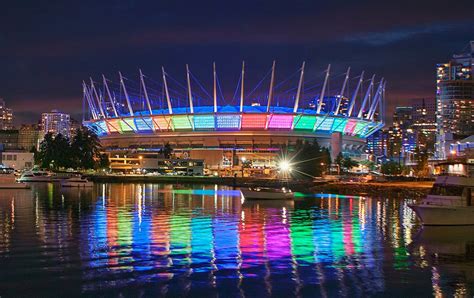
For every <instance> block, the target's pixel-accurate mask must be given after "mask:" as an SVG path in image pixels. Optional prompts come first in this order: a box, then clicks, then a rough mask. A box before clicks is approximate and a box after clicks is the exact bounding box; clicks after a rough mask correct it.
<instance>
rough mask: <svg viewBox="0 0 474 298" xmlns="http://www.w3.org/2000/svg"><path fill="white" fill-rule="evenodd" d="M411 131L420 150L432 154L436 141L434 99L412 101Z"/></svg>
mask: <svg viewBox="0 0 474 298" xmlns="http://www.w3.org/2000/svg"><path fill="white" fill-rule="evenodd" d="M412 129H413V131H414V133H415V136H416V144H417V146H419V147H420V149H427V150H428V152H430V153H433V152H434V144H435V141H436V103H435V101H434V99H431V100H430V99H428V100H425V99H424V98H423V99H421V100H413V124H412Z"/></svg>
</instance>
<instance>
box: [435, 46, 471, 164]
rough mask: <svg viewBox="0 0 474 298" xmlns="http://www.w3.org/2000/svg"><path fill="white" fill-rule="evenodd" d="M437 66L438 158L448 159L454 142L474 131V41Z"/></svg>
mask: <svg viewBox="0 0 474 298" xmlns="http://www.w3.org/2000/svg"><path fill="white" fill-rule="evenodd" d="M436 67H437V68H436V109H437V115H436V122H437V135H436V138H437V140H436V157H437V158H439V159H445V158H446V157H447V154H448V152H449V145H450V143H451V142H453V141H456V140H460V139H463V138H465V137H467V136H469V135H472V134H474V109H473V106H474V41H471V42H470V43H469V46H468V47H467V48H466V51H464V53H461V54H457V55H454V56H453V58H452V59H451V60H450V61H449V62H447V63H442V64H438V65H437V66H436Z"/></svg>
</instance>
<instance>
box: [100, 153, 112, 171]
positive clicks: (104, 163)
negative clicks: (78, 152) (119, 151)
mask: <svg viewBox="0 0 474 298" xmlns="http://www.w3.org/2000/svg"><path fill="white" fill-rule="evenodd" d="M109 167H110V161H109V157H108V156H107V154H101V155H100V159H99V168H100V169H108V168H109Z"/></svg>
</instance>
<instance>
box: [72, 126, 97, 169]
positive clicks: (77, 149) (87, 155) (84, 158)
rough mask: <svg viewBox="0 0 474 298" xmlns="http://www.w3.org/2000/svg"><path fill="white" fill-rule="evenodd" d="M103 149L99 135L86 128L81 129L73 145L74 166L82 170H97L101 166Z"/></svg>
mask: <svg viewBox="0 0 474 298" xmlns="http://www.w3.org/2000/svg"><path fill="white" fill-rule="evenodd" d="M101 148H102V146H101V145H100V140H99V138H98V137H97V135H96V134H95V133H94V132H92V131H91V130H89V129H87V128H86V127H81V128H80V129H78V130H77V132H76V135H75V136H74V138H73V140H72V143H71V151H72V152H73V164H74V166H75V167H76V168H82V169H95V168H97V167H98V166H99V164H100V159H101V153H100V149H101Z"/></svg>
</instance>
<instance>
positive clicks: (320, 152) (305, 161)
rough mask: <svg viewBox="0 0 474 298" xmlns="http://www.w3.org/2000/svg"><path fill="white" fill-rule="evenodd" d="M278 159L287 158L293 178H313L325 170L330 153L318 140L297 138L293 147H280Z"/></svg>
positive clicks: (329, 161)
mask: <svg viewBox="0 0 474 298" xmlns="http://www.w3.org/2000/svg"><path fill="white" fill-rule="evenodd" d="M281 152H282V154H281V156H280V160H288V161H289V163H290V164H291V165H292V168H293V170H292V173H291V176H293V177H295V178H303V179H313V178H314V177H320V176H321V175H322V174H323V173H324V172H327V170H328V168H329V166H330V164H331V155H330V153H329V150H328V149H327V148H323V147H321V146H319V144H318V142H317V141H316V140H314V141H313V142H308V141H302V140H298V141H297V142H296V145H295V146H294V148H291V150H289V149H288V148H282V150H281Z"/></svg>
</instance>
